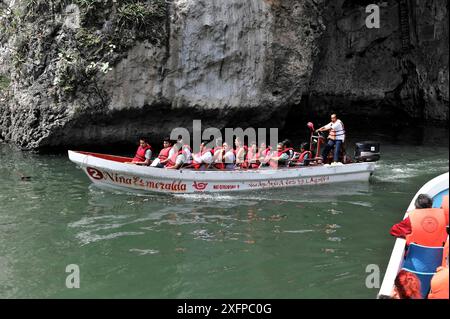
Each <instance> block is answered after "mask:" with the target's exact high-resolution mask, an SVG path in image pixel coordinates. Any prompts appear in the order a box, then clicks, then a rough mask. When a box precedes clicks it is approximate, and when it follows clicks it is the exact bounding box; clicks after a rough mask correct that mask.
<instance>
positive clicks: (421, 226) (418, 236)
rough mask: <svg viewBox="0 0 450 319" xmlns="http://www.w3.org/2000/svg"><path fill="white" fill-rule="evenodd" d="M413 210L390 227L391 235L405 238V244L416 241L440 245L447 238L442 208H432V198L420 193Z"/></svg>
mask: <svg viewBox="0 0 450 319" xmlns="http://www.w3.org/2000/svg"><path fill="white" fill-rule="evenodd" d="M415 207H416V209H414V210H413V211H411V212H409V213H408V217H406V218H405V219H404V220H402V221H401V222H399V223H397V224H395V225H394V226H392V228H391V231H390V233H391V235H392V236H395V237H399V238H405V239H406V244H407V245H409V244H410V243H413V242H414V243H416V244H418V245H423V246H429V247H442V246H444V244H445V241H446V239H447V231H446V226H447V222H446V218H445V213H444V210H443V209H442V208H432V207H433V200H432V199H431V198H430V197H429V196H428V195H426V194H420V195H419V196H418V197H417V199H416V201H415Z"/></svg>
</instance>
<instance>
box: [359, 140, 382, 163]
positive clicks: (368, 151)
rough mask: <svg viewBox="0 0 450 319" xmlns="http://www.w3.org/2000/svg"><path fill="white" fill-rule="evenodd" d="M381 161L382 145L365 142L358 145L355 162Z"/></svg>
mask: <svg viewBox="0 0 450 319" xmlns="http://www.w3.org/2000/svg"><path fill="white" fill-rule="evenodd" d="M379 159H380V143H378V142H372V141H364V142H358V143H356V148H355V160H356V161H357V162H376V161H378V160H379Z"/></svg>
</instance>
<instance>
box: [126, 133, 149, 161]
mask: <svg viewBox="0 0 450 319" xmlns="http://www.w3.org/2000/svg"><path fill="white" fill-rule="evenodd" d="M151 158H152V146H151V145H150V144H149V143H148V140H147V138H145V137H141V138H140V139H139V147H138V149H137V151H136V155H134V158H133V160H132V161H131V162H129V164H135V165H143V166H149V165H150V163H151Z"/></svg>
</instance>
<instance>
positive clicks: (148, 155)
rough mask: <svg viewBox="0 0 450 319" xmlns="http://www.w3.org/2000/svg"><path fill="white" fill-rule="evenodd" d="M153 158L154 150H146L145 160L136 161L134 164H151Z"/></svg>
mask: <svg viewBox="0 0 450 319" xmlns="http://www.w3.org/2000/svg"><path fill="white" fill-rule="evenodd" d="M151 158H152V151H151V150H147V151H146V152H145V161H144V162H135V163H134V164H136V165H141V166H149V165H150V164H151V163H152V160H151Z"/></svg>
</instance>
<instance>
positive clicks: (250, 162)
mask: <svg viewBox="0 0 450 319" xmlns="http://www.w3.org/2000/svg"><path fill="white" fill-rule="evenodd" d="M258 167H259V161H258V153H253V151H252V149H251V148H249V149H248V152H247V156H246V158H245V168H258Z"/></svg>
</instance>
